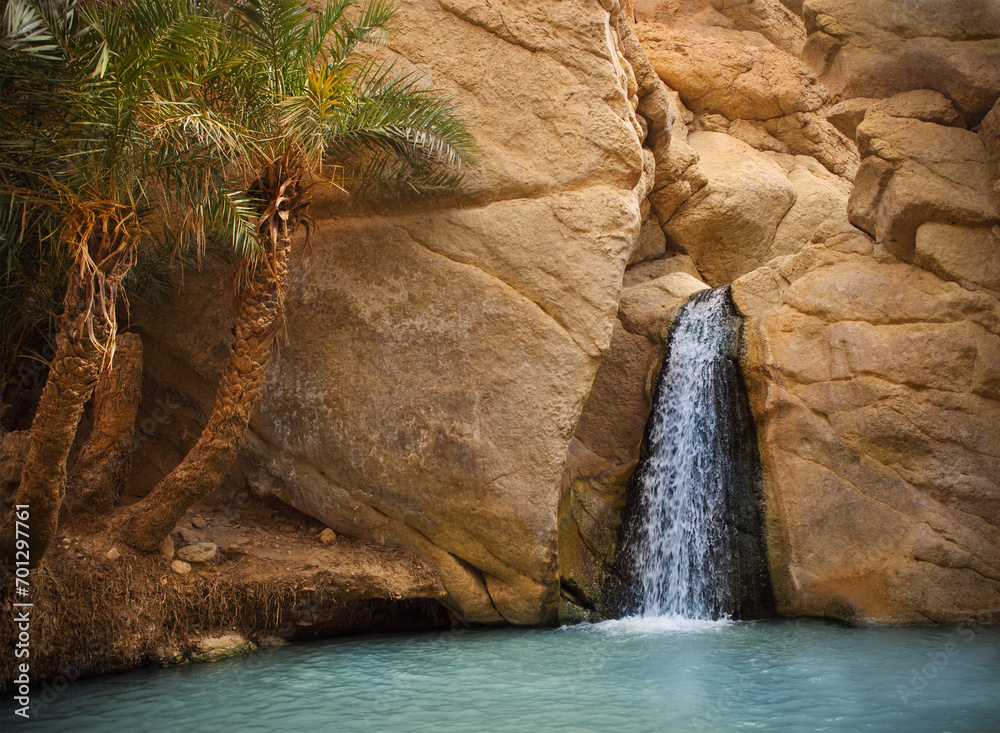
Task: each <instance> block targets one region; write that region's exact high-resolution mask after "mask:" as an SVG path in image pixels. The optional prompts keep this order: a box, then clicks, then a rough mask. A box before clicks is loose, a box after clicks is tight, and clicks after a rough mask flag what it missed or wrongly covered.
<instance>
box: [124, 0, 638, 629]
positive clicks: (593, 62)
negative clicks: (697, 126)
mask: <svg viewBox="0 0 1000 733" xmlns="http://www.w3.org/2000/svg"><path fill="white" fill-rule="evenodd" d="M618 14H619V10H618V6H617V4H616V3H608V4H607V7H606V8H605V7H602V6H601V5H599V4H597V3H588V2H582V1H581V0H570V1H569V2H559V3H551V2H543V3H541V4H524V3H520V2H515V1H513V0H508V1H504V2H500V3H492V4H490V5H483V4H482V3H475V2H471V1H466V0H446V1H445V2H441V3H439V2H431V1H430V0H404V2H402V3H400V4H399V22H398V27H399V28H400V29H405V30H404V31H402V32H400V33H398V34H397V35H396V36H395V37H393V38H392V39H391V40H390V44H389V46H388V47H387V48H386V49H385V50H383V51H381V52H382V53H385V54H386V55H387V56H388V57H391V58H393V59H394V60H395V61H396V63H397V66H398V68H399V69H400V70H407V71H412V72H414V73H415V74H416V75H417V77H418V78H421V79H422V80H423V82H424V83H425V84H426V85H427V86H429V87H433V88H435V89H438V90H441V91H442V92H444V93H447V94H450V95H452V96H453V98H454V102H455V106H456V108H457V109H458V110H460V112H461V114H462V116H463V117H465V118H466V119H467V121H468V123H469V127H470V130H471V132H472V134H473V136H474V138H475V141H476V143H477V145H478V147H479V152H478V164H477V165H475V166H473V167H471V168H470V169H469V170H468V175H467V182H466V183H467V185H466V189H467V190H466V193H465V195H464V197H463V198H462V199H460V200H459V201H457V202H456V201H455V200H454V199H440V200H434V201H430V202H425V203H415V204H410V205H408V206H388V205H384V204H377V203H374V204H368V205H367V208H364V207H362V208H360V209H359V208H353V209H352V208H349V207H348V206H346V205H345V204H344V203H343V202H342V201H341V200H339V199H338V198H337V197H335V196H325V197H324V198H321V199H319V200H318V201H317V203H316V205H314V210H313V214H314V216H315V217H316V218H317V219H318V222H317V230H316V232H315V233H314V236H313V240H312V246H311V249H310V251H309V252H308V253H307V254H304V255H303V257H302V258H301V259H297V260H296V261H295V263H294V264H293V266H292V268H291V285H290V286H289V289H288V296H289V306H288V309H287V313H286V318H287V342H286V341H284V340H283V342H282V344H281V345H280V348H279V350H278V354H277V356H276V358H275V360H274V361H273V363H272V365H271V368H270V370H269V373H268V378H267V382H266V386H265V388H264V390H263V395H262V398H261V401H260V405H259V408H258V409H257V410H256V411H255V413H254V416H253V418H252V421H251V430H250V435H249V437H248V440H247V446H246V448H245V450H244V451H243V453H242V455H241V460H240V469H241V471H242V474H241V475H240V476H232V477H230V483H232V482H235V481H240V480H243V481H246V482H247V483H248V484H249V485H250V486H251V487H252V488H253V489H254V490H256V491H258V492H260V493H265V494H273V495H275V496H278V497H280V498H281V499H283V500H285V501H287V502H289V503H291V504H292V505H294V506H295V507H297V508H298V509H300V510H301V511H304V512H306V513H308V514H310V515H312V516H314V517H316V518H318V519H320V520H321V521H323V523H324V524H326V525H328V526H329V527H331V528H332V529H333V530H335V531H336V532H337V533H338V534H342V535H348V536H355V537H361V538H364V539H369V540H374V541H377V542H382V543H387V544H392V545H397V546H400V547H404V548H408V549H410V550H412V551H413V552H414V553H416V554H417V555H418V556H420V557H421V558H423V559H424V560H425V561H426V562H428V563H429V565H430V566H431V567H432V568H433V569H434V570H435V572H436V573H437V574H438V575H439V576H440V577H441V579H442V581H443V583H444V586H445V588H446V589H447V591H448V597H447V599H446V602H447V603H448V605H449V606H450V607H451V608H452V609H453V610H454V611H455V613H457V614H458V615H461V616H463V617H465V618H468V619H470V620H472V621H477V622H501V621H504V620H506V621H508V622H511V623H522V624H534V623H551V622H554V621H555V619H556V617H557V613H558V595H559V591H558V576H557V557H556V553H557V508H558V504H559V499H560V490H561V488H560V487H561V478H562V473H563V464H564V462H565V456H566V453H567V449H568V446H569V443H570V440H571V438H572V436H573V431H574V429H575V427H576V424H577V420H578V418H579V415H580V412H581V410H582V408H583V403H584V400H585V399H586V396H587V394H588V393H589V391H590V388H591V384H592V382H593V380H594V375H595V373H596V372H597V369H598V367H599V366H600V363H601V359H602V356H603V355H604V354H605V353H606V352H607V350H608V348H609V346H610V344H611V342H612V335H613V332H614V329H615V324H616V323H617V320H616V318H615V315H616V312H617V310H618V300H619V293H620V290H621V287H622V277H623V272H624V269H625V266H626V262H627V261H628V259H629V257H630V253H631V250H632V248H633V246H634V244H635V241H636V238H637V235H638V232H639V228H640V223H641V218H640V216H641V208H642V202H643V201H644V200H645V199H646V196H647V194H648V193H649V190H650V188H651V187H652V184H653V170H652V168H653V154H652V153H651V152H650V151H644V150H643V148H642V144H641V140H642V138H643V135H644V133H645V127H644V125H643V123H641V122H640V120H639V118H638V117H637V116H636V114H635V112H634V110H635V108H636V106H637V105H638V98H637V91H638V87H637V83H636V78H635V72H634V70H633V68H632V66H631V64H630V63H629V62H628V61H627V59H626V58H625V56H624V52H623V48H622V43H621V40H620V38H619V34H618V30H617V27H618V22H617V21H618ZM633 53H634V51H633ZM319 193H322V192H319ZM203 280H205V282H203V283H202V284H201V285H199V284H198V282H196V281H197V278H191V279H190V280H189V285H190V286H191V287H189V289H188V294H187V295H186V296H184V297H182V298H177V299H174V301H173V302H171V303H169V304H167V305H165V306H163V307H161V308H159V309H158V310H156V311H154V312H148V313H147V314H146V315H145V316H143V324H144V326H145V336H146V337H147V340H148V341H149V342H150V348H149V352H150V356H149V362H150V363H149V366H150V371H151V373H153V374H155V375H158V377H157V378H160V379H161V380H162V384H161V385H160V393H161V394H162V393H164V392H168V393H172V392H171V390H174V391H176V392H178V393H184V404H185V406H186V405H188V403H189V402H200V403H201V404H203V405H204V404H210V399H211V392H210V389H207V388H206V387H209V386H210V385H213V384H214V381H215V379H216V375H217V374H218V373H219V369H220V368H221V359H222V358H224V356H225V353H226V342H225V335H226V334H227V333H228V328H227V326H226V325H225V324H226V322H227V315H226V314H227V310H226V308H225V304H224V299H223V298H222V296H221V288H219V287H218V285H217V284H216V282H217V281H214V280H212V279H211V278H210V277H207V278H203ZM180 314H184V317H183V318H175V317H176V316H178V315H180ZM195 316H197V317H195ZM161 326H162V328H161ZM178 362H180V363H186V364H187V365H189V366H190V368H187V367H185V369H183V370H181V369H176V368H174V367H172V366H171V365H172V364H176V363H178ZM192 371H193V372H195V373H196V374H194V375H192V374H191V373H190V372H192ZM189 383H191V384H194V385H196V386H195V387H192V389H194V390H195V391H197V394H196V395H192V394H191V392H190V391H189V390H187V389H186V387H187V384H189ZM164 385H165V386H164ZM155 393H156V391H155V390H154V391H153V392H152V393H151V394H155ZM184 409H187V408H186V407H185V408H184ZM196 435H197V432H196V431H195V430H189V431H188V433H187V435H185V436H174V439H175V442H176V443H177V444H178V445H181V446H184V445H189V444H190V441H191V440H192V439H193V438H194V437H195V436H196ZM163 469H164V470H167V469H169V465H164V466H163Z"/></svg>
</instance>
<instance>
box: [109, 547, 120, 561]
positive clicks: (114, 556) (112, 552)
mask: <svg viewBox="0 0 1000 733" xmlns="http://www.w3.org/2000/svg"><path fill="white" fill-rule="evenodd" d="M121 556H122V554H121V553H120V552H118V548H117V547H112V548H111V549H110V550H108V554H107V555H106V557H107V558H108V560H117V559H118V558H120V557H121Z"/></svg>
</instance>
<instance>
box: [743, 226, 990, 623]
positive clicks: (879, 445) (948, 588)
mask: <svg viewBox="0 0 1000 733" xmlns="http://www.w3.org/2000/svg"><path fill="white" fill-rule="evenodd" d="M817 239H819V240H822V241H821V242H820V243H817V244H816V245H814V246H811V247H809V248H807V249H805V250H803V251H802V252H800V253H799V254H798V255H794V256H790V257H785V258H780V259H778V260H775V261H773V262H771V263H770V264H768V265H767V266H765V267H763V268H760V269H758V270H756V271H755V272H753V273H750V274H749V275H746V276H744V277H743V278H740V279H739V280H737V281H736V282H735V283H733V297H734V300H735V302H736V303H737V305H738V307H739V308H740V310H741V311H742V312H743V314H744V315H745V316H746V317H747V322H746V326H745V341H746V344H745V346H746V355H745V357H744V369H745V373H746V376H747V382H748V387H749V391H750V396H751V405H752V409H753V411H754V414H755V417H756V420H757V425H758V431H759V437H760V448H761V454H762V462H763V466H764V476H765V484H766V487H767V507H768V513H767V520H768V547H769V552H770V556H771V573H772V580H773V581H774V586H775V591H776V595H777V599H778V604H779V610H780V611H781V612H782V613H785V614H791V615H798V614H806V615H820V616H830V617H835V618H840V619H844V620H849V621H856V622H874V623H906V622H910V623H912V622H926V621H934V622H942V623H945V622H959V621H973V620H979V621H992V622H996V621H998V620H1000V479H998V477H1000V454H998V452H997V446H1000V338H998V334H1000V300H998V299H997V297H996V295H995V294H993V295H990V294H988V293H986V292H983V291H979V292H977V291H970V290H967V289H965V288H963V287H962V286H961V285H959V284H957V283H954V282H949V281H946V280H943V279H941V278H939V277H937V276H935V275H934V274H931V273H929V272H927V271H925V270H922V269H920V268H918V267H915V266H913V265H910V264H907V263H903V262H900V261H898V260H896V259H895V258H893V257H892V256H891V255H889V254H887V253H885V252H884V251H883V250H880V249H879V248H878V247H877V245H874V244H873V243H872V241H871V240H870V239H868V238H867V237H866V236H864V235H863V234H861V233H860V232H858V231H857V230H853V231H852V230H850V229H849V228H848V229H845V228H844V227H843V226H842V225H833V226H830V227H827V228H825V229H822V228H821V230H820V232H819V235H818V237H817Z"/></svg>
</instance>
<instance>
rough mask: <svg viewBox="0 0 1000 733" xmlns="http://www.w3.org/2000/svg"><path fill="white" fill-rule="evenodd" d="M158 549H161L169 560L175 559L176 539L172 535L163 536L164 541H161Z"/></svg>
mask: <svg viewBox="0 0 1000 733" xmlns="http://www.w3.org/2000/svg"><path fill="white" fill-rule="evenodd" d="M158 549H159V550H160V554H161V555H163V556H164V557H165V558H167V559H168V560H173V558H174V541H173V539H172V538H171V537H170V535H167V536H166V537H164V538H163V542H161V543H160V547H159V548H158Z"/></svg>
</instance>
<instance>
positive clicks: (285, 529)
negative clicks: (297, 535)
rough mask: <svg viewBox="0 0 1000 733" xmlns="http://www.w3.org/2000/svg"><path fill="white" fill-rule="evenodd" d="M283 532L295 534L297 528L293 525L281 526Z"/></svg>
mask: <svg viewBox="0 0 1000 733" xmlns="http://www.w3.org/2000/svg"><path fill="white" fill-rule="evenodd" d="M281 531H282V532H294V531H295V526H294V525H291V524H283V525H281Z"/></svg>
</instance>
